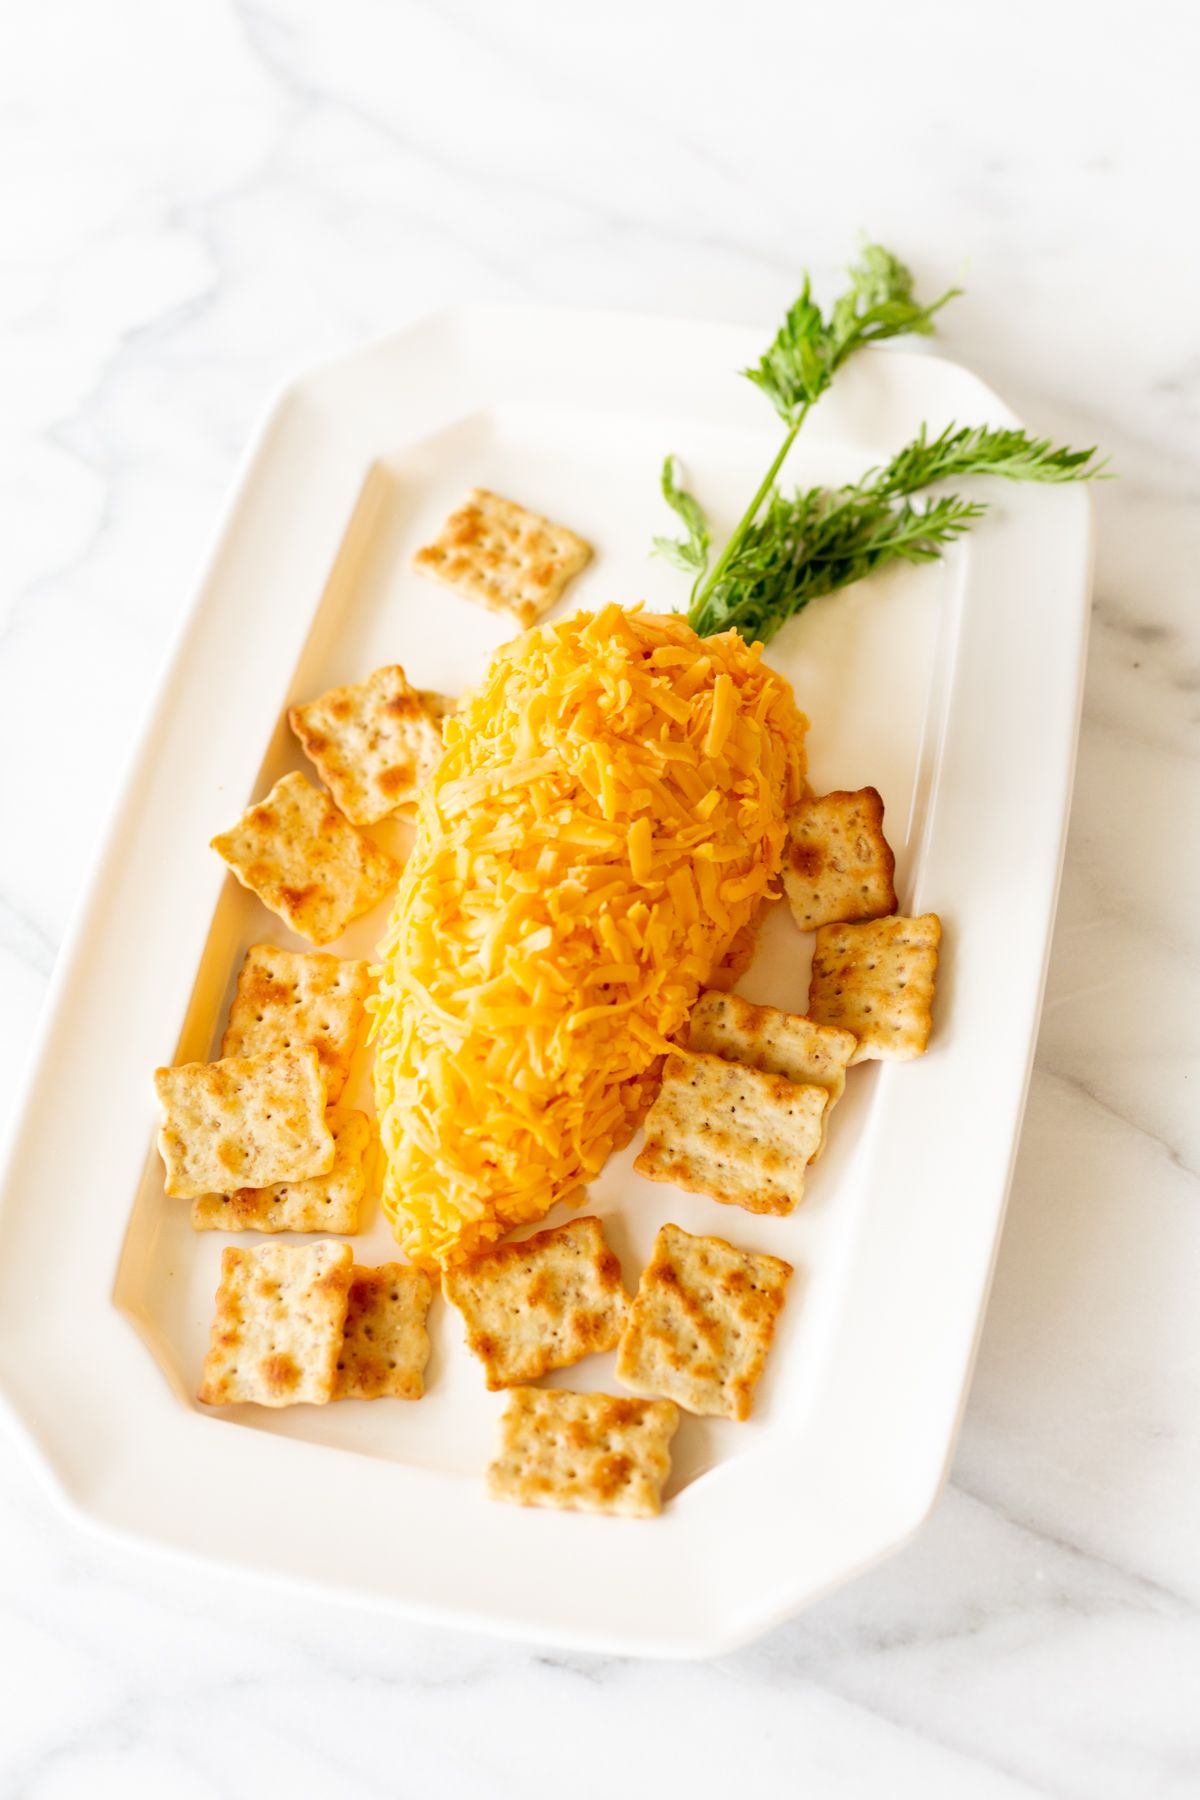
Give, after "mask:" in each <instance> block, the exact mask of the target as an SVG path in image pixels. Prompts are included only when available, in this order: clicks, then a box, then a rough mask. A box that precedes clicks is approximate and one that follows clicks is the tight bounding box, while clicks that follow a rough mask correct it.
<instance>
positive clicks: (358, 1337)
mask: <svg viewBox="0 0 1200 1800" xmlns="http://www.w3.org/2000/svg"><path fill="white" fill-rule="evenodd" d="M432 1299H433V1283H432V1282H431V1281H430V1279H429V1277H428V1275H426V1274H424V1273H423V1272H422V1271H421V1270H420V1269H410V1268H409V1267H408V1266H407V1264H405V1263H396V1262H393V1263H381V1264H380V1265H379V1267H378V1268H376V1269H360V1268H358V1267H356V1268H355V1269H354V1274H353V1279H352V1281H351V1283H350V1305H349V1308H348V1310H347V1313H346V1329H345V1332H344V1333H343V1337H342V1346H341V1349H340V1351H339V1352H338V1359H337V1379H336V1381H335V1383H334V1390H333V1397H334V1399H335V1400H382V1399H384V1398H386V1397H388V1396H390V1397H391V1398H392V1399H394V1400H419V1399H420V1398H421V1395H422V1394H423V1393H424V1392H425V1384H424V1380H423V1376H424V1373H425V1364H426V1363H427V1362H428V1361H429V1333H428V1332H427V1331H426V1329H425V1315H426V1313H427V1312H428V1311H429V1303H430V1301H431V1300H432Z"/></svg>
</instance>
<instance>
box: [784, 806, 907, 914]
mask: <svg viewBox="0 0 1200 1800" xmlns="http://www.w3.org/2000/svg"><path fill="white" fill-rule="evenodd" d="M895 872H896V858H895V857H894V856H893V855H892V848H891V845H890V844H889V843H888V841H887V839H886V838H885V837H884V835H883V801H882V800H881V799H880V797H879V794H878V792H877V791H876V789H875V788H873V787H867V788H859V789H858V791H857V792H856V793H853V794H848V793H845V792H838V793H836V794H823V795H821V797H820V798H819V799H808V800H803V801H801V803H800V805H799V806H798V807H797V808H796V810H795V812H794V813H792V815H791V817H790V818H789V820H788V841H787V848H786V850H785V851H784V853H783V885H784V889H785V891H786V893H787V897H788V903H789V905H790V906H791V909H792V917H793V918H794V919H795V921H796V923H797V925H799V927H800V929H801V931H816V930H817V929H818V927H819V926H821V925H832V924H834V923H836V922H837V921H838V920H844V919H878V918H880V917H882V915H883V914H885V913H894V912H895V910H896V889H895V885H894V883H893V876H894V875H895Z"/></svg>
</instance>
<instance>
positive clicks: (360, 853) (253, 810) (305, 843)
mask: <svg viewBox="0 0 1200 1800" xmlns="http://www.w3.org/2000/svg"><path fill="white" fill-rule="evenodd" d="M212 848H213V849H214V850H215V851H216V852H217V855H218V856H220V857H221V858H222V859H223V860H224V861H225V862H226V863H227V864H228V865H229V868H230V869H231V871H232V872H233V874H234V875H236V876H237V878H238V880H239V881H240V882H241V884H242V886H243V887H246V888H249V889H250V892H251V893H252V894H257V895H258V897H259V899H260V900H261V901H262V903H263V905H264V906H269V907H270V908H271V911H272V912H275V913H278V914H279V917H280V918H281V919H283V920H284V921H285V922H286V923H287V924H288V925H290V926H291V928H292V930H293V931H294V932H296V933H297V935H298V936H300V937H305V938H308V940H309V942H310V943H313V944H328V943H330V942H331V941H332V939H334V938H335V937H340V936H341V934H342V932H343V931H344V930H345V929H346V927H347V925H348V924H349V923H350V921H351V919H356V918H357V917H358V915H359V913H364V912H368V911H369V910H370V908H371V907H372V906H374V905H375V904H376V903H377V901H379V900H382V898H383V896H384V895H385V894H386V893H387V891H388V889H389V888H390V887H392V886H394V884H395V883H396V881H397V880H398V879H399V875H400V865H399V863H398V862H397V861H396V859H395V857H393V856H389V855H388V853H387V851H386V850H381V849H380V848H379V845H378V844H374V843H372V842H371V840H370V838H365V837H363V836H362V835H361V833H359V832H357V831H355V829H354V827H353V825H351V824H350V822H349V820H348V819H345V818H343V816H342V814H341V813H340V812H339V811H338V809H337V807H336V806H335V805H334V804H333V801H332V800H331V799H330V798H329V795H328V794H327V793H326V792H325V790H324V789H323V788H315V787H313V785H312V783H311V782H309V781H307V780H306V779H305V777H304V776H303V775H301V774H300V773H299V771H298V770H297V771H293V773H292V774H290V775H285V776H284V777H283V779H282V780H281V781H277V782H276V783H275V786H274V787H273V788H272V789H271V791H270V793H269V794H268V795H267V797H266V799H265V800H260V801H259V802H258V804H257V806H252V807H250V808H249V810H248V811H246V812H244V813H243V814H242V816H241V818H240V819H239V820H238V822H237V824H236V825H234V826H232V827H231V829H230V830H229V831H223V832H221V833H220V835H219V836H217V837H215V838H213V840H212Z"/></svg>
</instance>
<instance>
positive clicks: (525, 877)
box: [369, 606, 808, 1266]
mask: <svg viewBox="0 0 1200 1800" xmlns="http://www.w3.org/2000/svg"><path fill="white" fill-rule="evenodd" d="M807 724H808V721H807V720H806V719H805V718H804V716H803V714H802V713H800V712H799V711H798V709H797V707H796V704H795V701H794V699H793V697H792V691H791V688H790V687H789V686H788V684H787V682H786V681H784V680H783V679H782V677H781V676H779V675H777V674H775V673H774V672H773V671H772V670H770V669H768V668H767V667H766V666H765V665H764V663H763V662H762V659H761V646H760V645H748V644H746V643H745V642H743V640H742V639H741V638H740V637H739V636H738V635H737V634H736V633H735V632H729V633H727V634H725V635H724V636H721V637H716V638H705V639H700V638H698V637H697V636H696V634H695V633H694V632H693V631H692V629H691V627H690V626H689V625H688V624H687V623H686V621H685V620H684V619H683V618H682V617H675V616H670V615H668V616H658V615H654V614H649V613H642V612H640V611H638V610H636V609H628V610H627V609H625V608H622V607H618V606H609V607H606V608H604V609H603V610H602V611H600V612H598V613H595V614H586V613H581V614H579V615H578V616H577V617H575V618H572V619H567V620H566V621H564V622H563V623H562V624H559V625H544V626H541V627H539V628H537V629H535V630H533V631H530V632H526V633H525V635H524V636H522V637H519V638H516V639H514V640H513V642H512V643H510V644H507V645H505V647H504V648H503V649H502V650H500V651H499V652H498V653H497V655H496V656H495V657H494V659H493V661H492V664H491V666H490V668H489V669H488V672H487V674H486V675H485V677H484V679H483V681H482V683H481V684H480V686H479V687H478V688H477V689H476V691H475V692H474V693H473V694H472V695H471V696H469V698H468V699H467V701H466V702H465V703H464V705H463V707H462V708H461V710H460V711H459V712H458V713H457V714H455V715H453V716H452V717H451V718H450V719H449V720H448V721H447V726H446V752H445V755H444V757H443V759H442V761H441V763H440V765H439V767H438V768H437V770H436V771H435V773H434V775H433V777H432V779H431V780H430V782H429V784H428V785H427V787H426V788H425V790H424V792H423V793H422V795H421V798H420V803H419V811H418V819H417V831H416V842H415V844H414V847H413V851H412V855H411V856H410V857H409V860H408V863H407V865H406V867H405V870H404V874H403V876H402V878H401V881H400V886H399V889H398V892H397V895H396V903H395V907H394V909H393V913H392V918H391V922H390V924H389V927H388V931H387V935H386V937H385V938H384V940H383V943H382V944H381V945H380V951H379V954H380V969H379V971H378V974H379V988H378V993H377V994H376V996H375V997H374V998H373V1000H372V1001H371V1002H370V1003H369V1004H370V1005H371V1008H372V1011H373V1014H374V1018H373V1025H372V1037H373V1041H374V1045H375V1097H376V1105H377V1109H378V1114H379V1126H380V1135H381V1139H382V1143H383V1149H384V1154H385V1156H386V1159H387V1169H386V1174H385V1177H384V1186H383V1205H384V1209H385V1211H386V1213H387V1216H388V1218H389V1220H390V1221H391V1223H392V1226H393V1229H394V1231H395V1234H396V1237H397V1240H398V1242H399V1243H400V1244H401V1245H402V1246H403V1248H404V1249H405V1250H407V1251H408V1253H409V1254H410V1255H411V1256H412V1257H413V1258H414V1260H416V1261H418V1262H421V1263H424V1264H426V1265H427V1266H434V1265H438V1264H441V1265H446V1264H449V1263H453V1262H455V1261H458V1260H460V1259H462V1258H463V1257H466V1256H470V1255H473V1254H476V1253H477V1252H478V1251H479V1250H481V1249H483V1248H485V1247H486V1246H487V1245H488V1244H489V1243H491V1242H493V1241H494V1240H495V1239H496V1238H497V1237H499V1236H501V1235H502V1234H503V1233H504V1232H506V1231H508V1230H509V1229H511V1228H512V1227H513V1226H515V1225H520V1224H524V1223H525V1222H527V1221H531V1220H536V1219H540V1218H542V1217H544V1215H545V1214H546V1213H547V1212H548V1211H549V1210H550V1208H551V1207H552V1206H553V1205H554V1204H555V1202H556V1201H558V1200H562V1199H565V1198H568V1197H571V1196H573V1195H574V1194H575V1192H576V1190H578V1189H579V1188H580V1187H581V1186H582V1185H583V1184H584V1183H586V1182H587V1181H590V1180H591V1179H592V1178H593V1177H594V1176H595V1175H596V1174H598V1173H599V1171H600V1169H601V1168H602V1167H603V1165H604V1162H605V1161H606V1159H607V1158H608V1156H609V1155H610V1154H611V1153H612V1152H613V1151H614V1150H616V1149H618V1148H619V1147H620V1146H621V1145H622V1144H624V1143H625V1142H627V1141H628V1139H629V1137H630V1136H631V1135H632V1133H633V1132H634V1130H635V1129H636V1127H637V1125H638V1123H639V1121H640V1119H641V1117H642V1115H643V1113H644V1111H645V1109H646V1107H647V1106H648V1105H649V1103H650V1101H651V1099H652V1098H653V1094H654V1091H655V1088H656V1086H657V1080H658V1066H659V1058H660V1057H661V1056H662V1055H663V1054H664V1052H665V1051H667V1050H668V1049H669V1048H670V1046H671V1043H672V1040H674V1039H675V1038H676V1036H677V1034H678V1033H679V1031H680V1029H681V1027H682V1026H683V1025H684V1023H685V1021H686V1019H687V1015H688V1013H689V1011H690V1010H691V1007H692V1005H693V1004H694V1003H695V999H696V996H697V994H698V992H699V991H700V989H701V988H702V987H703V986H704V985H705V984H706V983H707V982H708V980H709V978H710V976H712V975H713V973H714V971H716V970H717V969H718V965H720V964H721V962H722V960H723V959H724V958H725V957H726V955H727V954H728V953H729V952H730V950H731V948H732V947H735V940H737V941H738V942H739V943H740V942H741V941H743V938H742V934H744V933H745V932H746V931H747V929H748V928H749V927H750V926H751V923H752V920H753V919H755V918H756V917H757V915H758V912H759V910H760V909H761V906H762V903H763V900H764V897H765V896H767V895H768V894H769V892H770V891H771V882H772V878H773V877H774V876H775V875H776V873H777V872H778V869H779V864H780V860H781V857H782V854H783V846H784V841H785V836H786V827H785V818H786V815H787V812H788V810H789V808H791V807H792V806H794V805H795V803H796V802H797V800H798V799H799V798H800V796H801V794H802V792H803V787H804V771H805V758H804V739H805V732H806V730H807Z"/></svg>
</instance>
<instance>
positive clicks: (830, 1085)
mask: <svg viewBox="0 0 1200 1800" xmlns="http://www.w3.org/2000/svg"><path fill="white" fill-rule="evenodd" d="M857 1042H858V1040H857V1038H856V1037H855V1036H854V1034H853V1032H850V1031H839V1030H838V1029H836V1027H834V1026H830V1025H818V1024H816V1023H815V1021H814V1020H812V1019H805V1018H801V1017H800V1016H799V1015H798V1014H796V1013H786V1012H781V1011H780V1010H779V1008H778V1007H775V1006H753V1005H751V1003H750V1001H749V1000H743V999H742V998H741V997H740V995H737V994H724V993H712V992H709V993H707V994H701V996H700V998H699V1000H698V1001H697V1002H696V1005H695V1007H694V1008H693V1009H692V1016H691V1018H690V1020H689V1021H688V1049H689V1050H699V1051H702V1052H703V1053H704V1054H705V1055H708V1056H723V1057H724V1058H725V1060H726V1061H727V1062H740V1063H744V1064H745V1066H746V1067H747V1068H750V1069H762V1070H763V1071H764V1072H765V1073H766V1074H768V1075H786V1076H787V1077H788V1079H789V1081H799V1082H802V1083H804V1082H811V1083H812V1084H813V1085H815V1086H816V1087H823V1088H825V1089H826V1090H827V1091H828V1094H829V1104H828V1106H827V1107H826V1108H825V1111H824V1112H823V1113H822V1115H821V1144H822V1146H824V1141H825V1133H826V1131H827V1129H828V1126H829V1115H830V1113H831V1112H832V1111H833V1108H834V1106H835V1105H836V1103H837V1102H838V1101H839V1100H840V1099H841V1097H842V1094H843V1093H844V1091H845V1087H846V1069H847V1067H848V1066H849V1063H850V1060H851V1058H852V1056H853V1055H854V1049H855V1045H856V1044H857Z"/></svg>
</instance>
